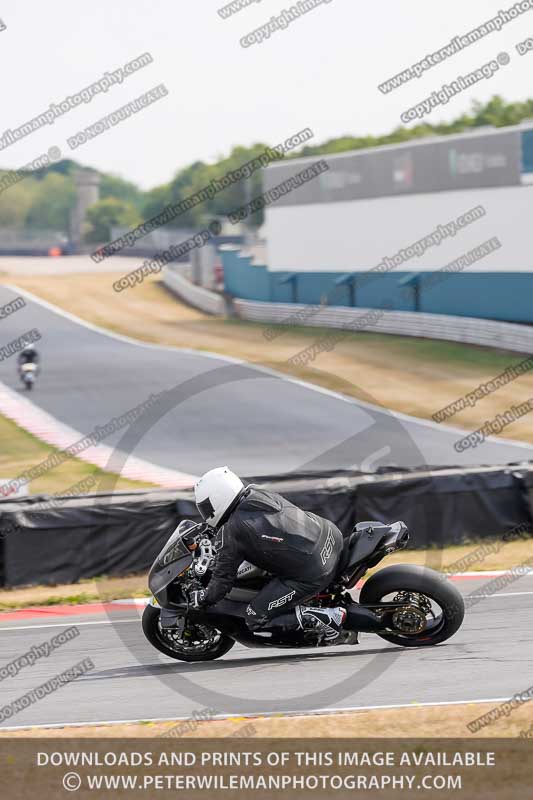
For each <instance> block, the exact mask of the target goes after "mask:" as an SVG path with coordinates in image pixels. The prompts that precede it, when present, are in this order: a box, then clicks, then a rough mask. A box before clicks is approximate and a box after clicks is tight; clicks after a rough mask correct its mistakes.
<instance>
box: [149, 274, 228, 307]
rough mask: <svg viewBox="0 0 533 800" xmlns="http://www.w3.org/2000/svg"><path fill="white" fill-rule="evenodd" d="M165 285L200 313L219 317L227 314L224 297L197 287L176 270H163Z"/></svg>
mask: <svg viewBox="0 0 533 800" xmlns="http://www.w3.org/2000/svg"><path fill="white" fill-rule="evenodd" d="M163 283H164V284H165V286H166V287H167V288H168V289H170V291H171V292H174V293H175V294H177V295H178V297H181V299H182V300H185V302H186V303H189V304H190V305H191V306H194V307H195V308H198V309H200V311H205V312H206V313H207V314H219V315H223V314H225V313H226V303H225V300H224V298H223V297H222V295H220V294H217V293H216V292H211V291H209V290H208V289H204V288H202V287H201V286H196V285H195V284H194V283H191V282H190V281H189V280H187V278H185V277H184V276H183V275H181V274H180V272H179V271H178V270H177V269H175V268H172V267H166V268H165V269H164V270H163Z"/></svg>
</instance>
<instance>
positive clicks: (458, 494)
mask: <svg viewBox="0 0 533 800" xmlns="http://www.w3.org/2000/svg"><path fill="white" fill-rule="evenodd" d="M532 475H533V464H527V463H524V464H520V465H519V466H518V465H517V466H514V467H511V466H510V467H485V468H467V469H460V468H447V469H437V468H433V469H431V470H428V469H427V468H426V469H424V470H402V471H401V470H395V471H394V473H391V472H382V473H376V474H373V473H372V474H371V473H361V472H350V471H335V472H328V473H307V474H288V475H272V476H268V477H259V478H248V479H246V478H245V479H244V480H245V482H246V483H248V482H251V483H254V484H256V485H260V486H262V487H264V488H265V489H269V490H271V491H275V492H279V493H280V494H282V495H284V496H285V497H286V498H287V499H288V500H290V501H291V502H293V503H295V504H296V505H298V506H300V507H301V508H304V509H306V510H307V511H311V512H313V513H315V514H318V515H320V516H322V517H326V518H327V519H330V520H332V521H333V522H334V523H335V524H336V525H338V527H339V528H340V529H341V531H342V532H343V533H345V534H346V533H348V532H350V531H351V530H352V528H353V526H354V524H355V523H356V522H357V521H361V520H365V519H377V520H382V521H385V522H392V521H395V520H397V519H403V520H404V521H405V522H406V524H407V526H408V527H409V529H410V531H411V537H412V538H411V542H412V545H413V546H414V547H418V548H420V547H433V548H436V549H435V558H434V559H433V561H434V563H435V564H437V563H438V548H441V547H443V546H446V545H451V544H459V543H461V542H468V541H473V540H479V539H483V538H486V537H496V538H497V539H499V541H500V543H501V546H502V547H503V544H504V542H505V541H507V540H508V539H510V540H512V539H521V538H525V537H527V536H528V535H531V533H530V532H531V530H532V529H533V520H532V513H531V511H532V508H531V506H532V503H533V492H532V491H531V485H532V483H533V481H532V477H531V476H532ZM185 518H191V519H198V512H197V510H196V506H195V504H194V497H193V493H192V492H191V491H180V492H178V491H176V492H169V491H168V490H159V491H154V490H147V491H136V492H116V493H114V494H107V495H106V494H104V493H101V494H96V495H85V496H80V497H64V498H61V497H54V498H46V497H28V498H16V499H13V500H4V501H1V502H0V585H4V586H21V585H25V584H35V583H37V584H59V583H74V582H75V581H78V580H81V579H83V578H92V577H95V576H97V575H126V574H131V573H133V572H141V571H144V570H146V569H147V568H148V567H149V566H150V564H151V563H152V561H153V559H154V558H155V556H156V555H157V553H158V552H159V550H160V549H161V547H162V546H163V544H164V542H165V541H166V540H167V538H168V537H169V536H170V534H171V532H172V531H173V530H174V529H175V527H176V525H177V524H178V522H179V521H180V520H182V519H185ZM473 549H474V548H473ZM405 560H406V561H407V562H408V561H409V555H408V554H406V556H405ZM478 568H480V569H483V566H480V567H478Z"/></svg>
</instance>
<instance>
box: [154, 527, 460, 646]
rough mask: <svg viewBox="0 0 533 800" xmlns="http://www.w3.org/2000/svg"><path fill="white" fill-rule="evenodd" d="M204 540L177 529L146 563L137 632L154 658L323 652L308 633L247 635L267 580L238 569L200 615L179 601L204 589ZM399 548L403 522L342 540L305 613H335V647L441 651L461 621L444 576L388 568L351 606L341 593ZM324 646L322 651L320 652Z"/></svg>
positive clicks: (198, 530)
mask: <svg viewBox="0 0 533 800" xmlns="http://www.w3.org/2000/svg"><path fill="white" fill-rule="evenodd" d="M213 539H214V531H213V529H212V528H209V527H208V526H207V525H205V524H204V523H195V522H193V521H191V520H183V521H182V522H181V523H180V524H179V525H178V527H177V529H176V530H175V531H174V533H173V534H172V536H171V537H170V538H169V540H168V541H167V543H166V545H165V546H164V548H163V549H162V550H161V552H160V553H159V555H158V556H157V558H156V559H155V561H154V563H153V565H152V568H151V570H150V573H149V577H148V585H149V588H150V591H151V592H152V598H151V600H150V601H149V603H148V605H147V606H146V608H145V610H144V613H143V618H142V627H143V632H144V634H145V636H146V638H147V639H148V641H149V642H150V644H152V645H153V647H155V648H156V649H157V650H159V651H160V652H161V653H164V654H165V655H167V656H170V658H175V659H178V660H180V661H211V660H213V659H215V658H220V657H221V656H223V655H225V654H226V653H227V652H228V651H229V650H231V648H232V647H233V645H234V644H235V642H239V643H241V644H243V645H246V646H248V647H276V648H304V647H306V648H308V647H315V646H325V644H326V643H325V641H324V638H323V634H321V633H320V632H319V631H316V630H311V631H310V630H290V631H287V630H284V629H283V628H281V627H279V628H275V627H273V628H272V629H270V630H268V629H264V630H261V631H260V632H253V631H251V630H250V629H249V628H248V627H247V625H246V621H245V613H246V607H247V605H248V603H250V601H252V600H253V598H254V596H255V595H256V594H257V593H258V592H259V591H260V590H261V589H262V588H263V586H264V585H265V584H266V583H267V582H268V581H269V580H270V579H271V578H272V576H271V575H269V574H268V573H266V572H265V571H264V570H261V569H259V568H258V567H256V566H254V565H253V564H249V563H248V562H246V561H245V562H243V563H242V564H241V565H240V567H239V570H238V573H237V579H236V583H235V585H234V587H233V588H232V590H231V591H230V592H229V594H228V595H226V597H225V598H224V599H223V600H221V601H219V602H218V603H216V604H214V605H212V606H208V607H207V608H201V609H192V608H191V607H190V606H189V601H188V596H189V592H190V591H193V590H195V589H201V588H205V586H206V584H207V583H208V580H209V577H210V572H211V569H212V567H213V565H214V561H215V557H216V552H215V549H214V546H213ZM408 541H409V532H408V530H407V526H406V525H405V523H403V522H394V523H392V524H390V525H386V524H383V523H381V522H359V523H358V524H357V525H356V526H355V528H354V529H353V531H352V532H351V533H350V534H349V535H348V536H346V537H345V538H344V548H343V552H342V555H341V558H340V560H339V564H338V567H337V570H336V574H335V578H334V580H333V582H332V583H331V585H330V586H328V587H327V588H326V589H324V590H323V591H322V592H320V594H318V595H316V597H315V598H313V599H312V600H310V601H306V605H313V606H318V607H335V606H344V608H345V609H346V612H347V613H346V618H345V621H344V624H343V630H342V632H341V634H340V636H339V637H338V639H336V640H335V646H337V645H352V644H357V642H358V633H361V632H364V633H375V634H377V635H378V636H380V637H381V638H382V639H385V641H387V642H391V643H393V644H395V645H401V646H403V647H428V646H432V645H436V644H440V643H441V642H445V641H446V640H447V639H449V638H450V637H451V636H453V634H454V633H456V632H457V631H458V630H459V628H460V627H461V624H462V622H463V618H464V611H465V607H464V601H463V598H462V595H461V594H460V592H459V591H458V590H457V589H456V587H455V586H453V584H451V583H450V582H449V581H448V580H447V579H446V577H445V576H444V575H441V574H440V573H438V572H435V571H434V570H432V569H429V568H427V567H420V566H414V565H410V564H398V565H394V566H389V567H385V568H384V569H382V570H379V571H378V572H375V573H374V574H373V575H371V577H370V578H368V579H367V580H366V581H365V582H364V584H363V587H362V589H361V592H360V594H359V598H358V600H357V601H355V600H354V599H353V598H352V596H351V594H350V590H352V589H354V588H355V587H356V584H358V583H359V581H360V580H361V579H362V578H363V577H364V576H365V574H366V573H367V572H368V570H369V569H372V568H373V567H375V566H376V565H377V564H378V563H379V562H380V561H381V560H382V559H383V558H385V557H386V556H388V555H390V553H394V552H396V551H398V550H402V549H403V548H405V547H406V546H407V543H408ZM330 646H331V645H330Z"/></svg>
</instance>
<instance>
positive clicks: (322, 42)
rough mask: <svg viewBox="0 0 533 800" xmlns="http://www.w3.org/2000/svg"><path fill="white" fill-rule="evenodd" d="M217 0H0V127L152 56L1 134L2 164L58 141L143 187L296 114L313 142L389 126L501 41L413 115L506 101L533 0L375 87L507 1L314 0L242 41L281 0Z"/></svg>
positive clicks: (287, 126) (273, 137)
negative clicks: (142, 103)
mask: <svg viewBox="0 0 533 800" xmlns="http://www.w3.org/2000/svg"><path fill="white" fill-rule="evenodd" d="M225 2H227V0H225ZM225 2H224V0H194V2H192V1H191V2H186V1H185V0H174V2H171V0H91V2H90V3H81V2H73V0H50V1H49V2H47V3H42V2H41V0H39V2H38V1H37V0H25V2H21V0H4V2H3V3H2V7H1V9H0V18H1V20H2V22H3V25H0V27H2V28H3V27H4V26H5V29H3V30H1V31H0V64H1V71H2V100H3V102H2V122H1V124H0V137H1V136H2V135H3V133H4V131H6V130H7V129H13V128H17V127H18V126H20V125H22V124H23V123H24V122H26V121H28V120H30V119H32V118H34V117H36V116H37V115H38V114H39V113H41V112H43V111H46V110H47V109H49V107H50V104H51V103H55V104H58V103H59V102H60V101H61V100H63V99H64V98H65V97H67V96H69V95H75V94H76V93H77V92H79V91H80V90H82V89H83V88H85V87H87V86H88V85H89V84H91V83H93V82H94V81H97V80H99V79H101V78H102V76H103V75H104V73H106V72H112V71H113V70H117V69H118V68H119V67H121V66H124V64H125V63H127V62H130V61H132V60H133V59H135V58H136V57H137V56H139V55H141V54H142V53H146V52H148V53H150V54H151V56H152V58H153V61H152V62H151V63H150V64H148V66H146V67H144V68H143V69H141V70H139V71H137V72H135V73H134V74H133V75H130V76H128V77H127V78H126V79H124V80H123V82H122V83H120V84H118V83H117V84H114V85H112V86H110V88H109V89H108V90H107V92H105V93H104V92H100V93H98V94H96V95H95V96H94V97H93V98H92V100H91V101H90V102H87V103H85V102H82V103H81V104H80V105H78V106H76V107H74V108H71V109H70V110H68V111H67V112H65V113H63V114H61V116H59V117H58V118H56V119H55V121H54V122H53V123H52V124H49V125H45V126H43V127H40V128H39V129H38V130H36V131H33V132H32V133H31V134H30V135H28V136H26V137H24V138H22V139H19V140H18V141H16V142H14V143H13V144H10V145H9V146H6V147H4V148H3V150H2V152H0V165H1V166H2V167H3V168H10V169H16V168H19V167H21V166H23V165H25V164H27V163H28V162H30V161H32V160H33V159H35V158H37V157H38V156H39V155H40V154H42V153H45V152H47V151H48V150H49V148H50V147H59V149H60V151H61V154H62V156H63V157H68V158H74V159H76V160H78V161H79V162H81V163H82V164H84V165H86V166H91V167H95V168H97V169H100V170H102V171H105V172H111V173H114V174H117V175H120V176H121V177H123V178H125V179H127V180H131V181H133V182H135V183H137V184H138V185H139V186H140V187H141V188H142V189H150V188H152V187H154V186H156V185H159V184H162V183H166V182H168V181H169V180H171V179H172V177H173V176H174V175H175V174H176V172H177V171H178V170H179V169H180V168H182V167H184V166H186V165H187V164H190V163H191V162H193V161H196V160H203V161H208V162H209V161H213V160H216V159H218V158H219V157H221V156H223V155H225V154H227V153H228V152H229V151H230V150H231V148H232V147H233V146H234V145H237V144H243V145H250V144H252V143H254V142H264V143H267V144H269V145H276V144H278V143H279V142H281V141H284V140H285V139H287V138H288V137H289V136H291V135H292V134H294V133H296V132H297V131H300V130H302V129H304V128H307V127H310V128H311V129H312V131H313V133H314V138H313V140H312V142H310V143H312V144H318V143H320V142H322V141H324V140H326V139H329V138H334V137H338V136H342V135H352V136H358V135H364V134H383V133H388V132H390V131H391V130H393V129H394V128H395V127H396V126H397V125H399V124H401V121H400V117H401V115H402V113H404V112H405V111H406V110H407V109H409V108H411V107H413V106H415V105H416V104H418V103H420V102H421V101H422V100H424V99H426V98H427V97H429V96H430V95H431V94H432V92H434V91H438V90H440V89H441V87H442V86H443V84H444V83H450V82H451V81H453V80H455V79H456V78H457V76H458V75H464V74H466V73H469V72H472V71H474V70H476V69H478V68H480V67H481V66H483V65H484V64H487V63H488V62H490V61H491V60H493V59H496V58H497V56H499V55H500V54H502V53H503V54H507V55H508V56H510V63H508V64H502V65H501V66H500V68H499V69H498V70H497V71H495V72H494V74H493V75H492V77H491V78H490V79H483V80H482V81H480V82H479V83H477V85H475V86H473V87H470V88H469V89H467V90H465V91H461V92H460V93H459V94H458V95H457V96H454V97H453V98H452V99H451V100H450V101H449V102H448V103H447V104H446V105H445V106H440V105H439V106H437V107H435V108H433V109H432V110H431V111H430V113H428V114H427V115H426V116H424V119H425V120H427V121H428V122H432V123H436V122H440V121H448V120H451V119H453V118H454V117H456V116H458V115H459V114H461V113H462V112H464V111H468V110H469V109H470V106H471V103H472V100H474V99H477V100H480V101H482V102H485V101H487V100H488V99H489V98H490V97H491V96H492V95H493V94H500V95H502V96H503V97H504V98H505V99H506V100H508V101H519V100H525V99H527V98H528V97H533V86H532V83H531V75H532V74H533V50H531V51H529V52H528V53H527V54H526V55H523V56H520V55H519V54H518V53H517V50H516V46H517V44H518V43H520V42H523V41H525V40H526V39H527V38H528V37H533V0H525V2H531V9H530V10H528V11H525V12H524V13H522V14H521V15H519V16H518V17H517V18H516V19H514V20H512V21H510V22H509V23H507V24H505V25H504V27H503V28H502V30H501V31H499V32H498V31H497V32H494V33H492V34H491V35H489V36H486V37H485V38H483V39H482V40H481V41H479V42H477V43H476V44H474V45H472V46H470V47H468V48H466V49H463V50H462V51H461V52H459V53H457V54H456V55H454V56H453V57H450V58H448V59H446V60H445V61H444V62H443V63H440V64H436V65H435V66H434V67H433V68H431V69H428V70H426V71H424V72H423V74H422V77H420V78H415V79H413V80H411V81H410V82H409V83H407V84H406V85H404V86H401V87H400V88H397V89H395V90H394V91H392V92H390V93H389V94H384V93H382V92H381V91H380V90H379V89H378V84H380V83H382V82H383V81H385V80H387V79H388V78H390V77H392V76H393V75H395V74H397V73H398V72H400V71H402V70H404V69H405V68H406V67H409V66H410V65H412V64H414V63H415V62H419V61H420V60H421V59H423V58H424V57H425V56H426V55H427V54H428V53H432V52H434V51H435V50H437V49H439V48H441V47H444V46H445V45H446V44H448V43H449V42H450V40H451V39H453V37H455V36H460V35H463V34H465V33H467V32H468V31H470V30H472V29H473V28H475V27H477V26H480V25H482V24H483V23H485V22H486V21H488V20H489V19H490V18H492V17H494V16H495V15H496V14H497V13H498V11H499V10H500V9H509V8H511V7H512V6H513V5H514V3H513V2H512V0H511V1H510V2H509V1H507V2H506V0H468V2H464V0H461V2H459V0H447V2H446V3H435V2H427V0H403V1H402V2H398V0H372V1H371V2H370V3H361V2H359V0H329V2H327V1H326V0H324V2H323V3H321V4H319V5H317V7H316V8H314V9H313V10H311V11H309V12H308V13H306V14H302V15H301V16H300V17H298V18H295V19H294V20H293V21H292V22H291V23H290V24H289V25H288V27H286V28H285V29H280V28H279V27H278V28H277V29H275V30H273V32H272V33H271V34H270V36H269V38H268V39H265V40H264V41H263V42H262V43H254V44H248V46H247V47H244V46H242V44H241V40H243V37H246V36H247V35H248V34H250V33H251V32H253V31H254V30H256V29H258V28H260V27H263V26H264V25H265V24H266V23H268V22H269V21H270V20H272V18H273V17H274V18H275V20H276V24H278V25H279V22H278V20H279V15H281V14H282V12H283V11H284V9H289V8H290V7H291V3H290V0H255V2H254V3H252V4H251V5H250V6H249V7H247V8H243V9H242V10H240V11H239V12H238V13H236V14H234V15H233V16H232V17H230V18H228V19H223V18H222V17H221V16H220V15H219V13H218V9H220V8H221V7H222V6H223V5H224V4H225ZM250 41H251V40H250V39H247V40H246V43H249V42H250ZM531 44H532V46H533V41H532V42H531ZM503 60H504V61H505V60H506V59H505V58H504V59H503ZM160 84H163V85H164V86H165V87H166V91H167V92H168V94H167V95H166V96H163V97H161V98H160V99H158V100H157V101H156V102H154V103H152V104H151V105H149V106H147V107H146V108H143V109H142V110H141V111H139V113H136V114H134V115H132V116H130V117H129V118H128V119H125V120H124V121H122V122H120V123H119V124H117V125H116V126H114V127H113V126H110V127H109V129H107V130H106V129H104V131H103V132H102V133H101V134H100V135H99V136H97V137H96V138H93V139H89V140H88V141H87V142H86V143H85V144H83V145H80V146H79V147H77V148H76V149H74V150H71V149H70V147H69V145H68V141H67V140H68V138H70V137H72V136H74V135H75V134H76V133H77V132H78V131H83V129H84V128H85V127H87V126H90V125H93V124H94V123H95V122H97V121H98V120H100V119H101V118H102V117H104V116H106V115H107V114H110V113H111V112H114V111H115V110H117V109H118V108H120V107H121V106H124V105H125V104H127V103H128V102H130V101H133V100H134V99H135V98H137V97H139V96H140V95H142V94H144V93H145V92H147V91H148V90H151V89H153V88H154V87H156V86H158V85H160ZM411 124H413V123H411Z"/></svg>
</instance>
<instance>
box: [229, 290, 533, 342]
mask: <svg viewBox="0 0 533 800" xmlns="http://www.w3.org/2000/svg"><path fill="white" fill-rule="evenodd" d="M233 307H234V310H235V313H236V314H237V316H239V317H240V318H241V319H247V320H251V321H253V322H265V323H276V324H280V325H283V324H287V325H307V326H312V327H324V328H346V329H347V330H350V329H351V330H360V331H370V332H376V333H391V334H397V335H401V336H415V337H419V338H423V339H444V340H447V341H452V342H465V343H466V344H476V345H484V346H486V347H499V348H501V349H503V350H512V351H515V352H517V353H526V354H529V353H533V327H528V326H526V325H515V324H512V323H508V322H494V321H492V320H486V319H477V318H474V317H452V316H447V315H443V314H424V313H419V312H416V313H415V312H411V311H385V310H380V309H376V308H348V307H344V306H324V307H322V308H320V309H317V310H316V312H315V313H311V308H312V307H311V306H308V305H301V304H296V303H263V302H259V301H255V300H254V301H252V300H239V299H237V298H235V299H234V300H233Z"/></svg>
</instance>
